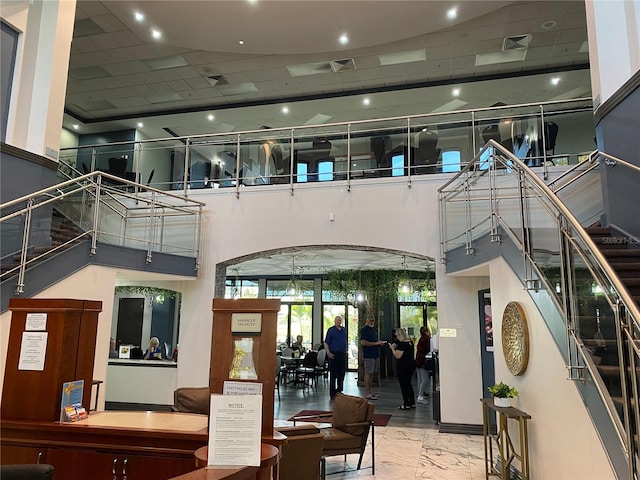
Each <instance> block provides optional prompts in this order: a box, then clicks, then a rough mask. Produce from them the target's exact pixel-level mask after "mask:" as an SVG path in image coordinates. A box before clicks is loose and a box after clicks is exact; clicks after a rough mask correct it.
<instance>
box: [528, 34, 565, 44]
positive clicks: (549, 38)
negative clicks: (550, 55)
mask: <svg viewBox="0 0 640 480" xmlns="http://www.w3.org/2000/svg"><path fill="white" fill-rule="evenodd" d="M558 35H559V32H555V31H549V32H540V33H536V34H535V35H534V36H533V37H532V38H531V43H530V44H529V48H533V47H544V46H549V45H555V44H556V42H557V41H558Z"/></svg>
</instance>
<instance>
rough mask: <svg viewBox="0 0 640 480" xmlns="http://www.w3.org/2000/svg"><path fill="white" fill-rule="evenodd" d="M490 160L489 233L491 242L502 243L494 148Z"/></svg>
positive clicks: (490, 149)
mask: <svg viewBox="0 0 640 480" xmlns="http://www.w3.org/2000/svg"><path fill="white" fill-rule="evenodd" d="M489 153H490V155H489V158H490V159H491V162H490V163H489V165H490V168H489V205H490V209H491V211H490V212H489V215H490V221H491V227H490V228H491V229H490V232H489V235H490V238H491V242H496V243H499V242H500V235H499V234H498V224H499V221H498V214H499V212H498V195H497V191H498V189H497V187H496V184H497V181H496V149H495V148H494V147H493V145H492V146H490V147H489Z"/></svg>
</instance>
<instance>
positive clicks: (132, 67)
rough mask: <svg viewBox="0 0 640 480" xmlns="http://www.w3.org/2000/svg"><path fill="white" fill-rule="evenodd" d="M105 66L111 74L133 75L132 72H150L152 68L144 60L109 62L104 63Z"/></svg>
mask: <svg viewBox="0 0 640 480" xmlns="http://www.w3.org/2000/svg"><path fill="white" fill-rule="evenodd" d="M102 68H104V69H105V70H106V71H107V72H109V74H110V75H113V76H117V75H131V74H132V73H143V72H149V71H150V69H149V67H148V66H147V65H145V64H144V63H143V62H137V61H136V62H124V63H109V64H107V65H104V67H102Z"/></svg>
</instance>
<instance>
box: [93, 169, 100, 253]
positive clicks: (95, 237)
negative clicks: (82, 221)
mask: <svg viewBox="0 0 640 480" xmlns="http://www.w3.org/2000/svg"><path fill="white" fill-rule="evenodd" d="M97 180H98V181H97V182H96V203H95V205H94V206H93V227H92V229H93V235H92V236H91V255H95V254H96V250H97V245H98V225H99V224H100V218H99V217H100V194H101V192H100V190H101V188H102V175H98V179H97Z"/></svg>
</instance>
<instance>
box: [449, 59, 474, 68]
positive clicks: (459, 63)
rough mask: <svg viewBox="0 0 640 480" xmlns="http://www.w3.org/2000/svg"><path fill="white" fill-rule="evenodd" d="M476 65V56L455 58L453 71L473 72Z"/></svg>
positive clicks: (452, 66)
mask: <svg viewBox="0 0 640 480" xmlns="http://www.w3.org/2000/svg"><path fill="white" fill-rule="evenodd" d="M475 64H476V56H475V55H466V56H457V55H456V56H454V57H453V58H452V59H451V70H454V69H455V70H459V69H470V70H472V69H473V68H474V67H475Z"/></svg>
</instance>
